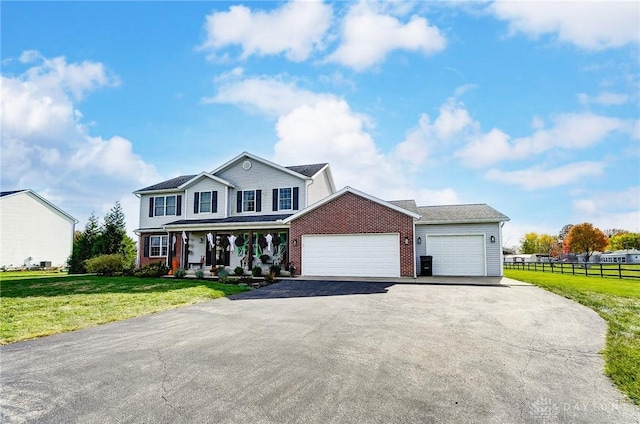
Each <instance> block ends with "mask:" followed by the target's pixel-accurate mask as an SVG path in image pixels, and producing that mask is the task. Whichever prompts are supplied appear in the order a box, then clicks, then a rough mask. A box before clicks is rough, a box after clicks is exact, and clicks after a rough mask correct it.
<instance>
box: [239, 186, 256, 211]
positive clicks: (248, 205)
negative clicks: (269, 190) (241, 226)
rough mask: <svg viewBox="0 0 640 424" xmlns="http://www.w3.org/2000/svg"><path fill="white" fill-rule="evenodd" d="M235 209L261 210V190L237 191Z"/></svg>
mask: <svg viewBox="0 0 640 424" xmlns="http://www.w3.org/2000/svg"><path fill="white" fill-rule="evenodd" d="M236 210H237V212H261V211H262V190H244V191H238V197H237V202H236Z"/></svg>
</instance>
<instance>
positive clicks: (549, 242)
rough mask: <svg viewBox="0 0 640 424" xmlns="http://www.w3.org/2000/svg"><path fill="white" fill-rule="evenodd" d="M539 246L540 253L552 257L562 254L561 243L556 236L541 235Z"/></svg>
mask: <svg viewBox="0 0 640 424" xmlns="http://www.w3.org/2000/svg"><path fill="white" fill-rule="evenodd" d="M538 246H539V247H540V252H539V253H544V254H546V255H549V256H550V257H555V256H558V255H559V254H560V249H561V247H560V243H558V239H557V238H556V237H555V236H552V235H550V234H540V235H539V236H538Z"/></svg>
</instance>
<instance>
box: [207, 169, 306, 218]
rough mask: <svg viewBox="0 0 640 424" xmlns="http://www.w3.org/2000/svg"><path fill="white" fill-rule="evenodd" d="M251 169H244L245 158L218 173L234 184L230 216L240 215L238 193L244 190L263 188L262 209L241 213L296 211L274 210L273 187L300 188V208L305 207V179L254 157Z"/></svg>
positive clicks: (269, 213) (218, 175) (230, 195)
mask: <svg viewBox="0 0 640 424" xmlns="http://www.w3.org/2000/svg"><path fill="white" fill-rule="evenodd" d="M247 160H248V161H250V162H251V168H250V169H244V168H243V167H242V164H243V162H244V159H242V160H239V161H238V162H237V163H236V164H235V165H233V166H231V167H230V168H228V169H225V170H224V171H223V172H219V173H217V174H216V176H217V177H220V178H222V179H223V180H225V181H229V182H230V183H231V184H233V185H234V187H235V188H234V189H232V190H230V193H229V216H234V215H238V213H237V212H236V193H237V192H238V191H244V190H262V211H261V212H259V213H258V212H242V213H240V215H256V214H260V215H273V214H281V213H294V212H296V211H275V212H274V211H273V209H272V202H273V189H274V188H284V187H298V188H299V198H298V201H299V210H300V209H304V207H305V204H306V194H305V192H306V184H305V180H303V179H301V178H298V177H296V176H294V175H291V174H289V173H287V172H285V171H281V170H279V169H276V168H273V167H271V166H268V165H265V164H263V163H261V162H258V161H256V160H253V159H247Z"/></svg>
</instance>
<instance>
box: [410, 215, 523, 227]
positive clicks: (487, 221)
mask: <svg viewBox="0 0 640 424" xmlns="http://www.w3.org/2000/svg"><path fill="white" fill-rule="evenodd" d="M507 221H511V219H510V218H509V217H504V218H482V219H451V220H447V219H437V220H425V221H421V220H418V221H416V225H420V224H429V225H438V224H482V223H485V224H490V223H494V222H495V223H499V222H507Z"/></svg>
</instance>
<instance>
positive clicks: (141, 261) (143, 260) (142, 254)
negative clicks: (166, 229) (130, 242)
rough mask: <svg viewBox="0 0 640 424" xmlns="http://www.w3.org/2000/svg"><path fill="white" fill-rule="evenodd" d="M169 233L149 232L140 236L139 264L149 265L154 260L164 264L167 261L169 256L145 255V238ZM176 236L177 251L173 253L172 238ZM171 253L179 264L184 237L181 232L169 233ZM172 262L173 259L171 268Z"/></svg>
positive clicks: (141, 265)
mask: <svg viewBox="0 0 640 424" xmlns="http://www.w3.org/2000/svg"><path fill="white" fill-rule="evenodd" d="M166 235H167V233H147V234H142V235H141V236H140V237H139V246H140V247H139V249H138V264H139V266H140V267H143V266H145V265H149V264H150V263H152V262H162V263H164V264H166V263H167V257H166V256H161V257H153V258H151V257H148V256H145V249H144V245H145V238H146V237H149V236H166ZM174 235H175V236H176V245H175V252H174V253H173V254H172V252H171V240H172V238H173V236H174ZM168 247H169V254H170V255H171V256H172V258H171V259H175V260H177V261H178V264H180V258H181V255H182V237H181V234H180V233H170V235H169V246H168ZM171 266H172V264H171V261H170V263H169V267H170V268H171ZM178 266H179V265H178Z"/></svg>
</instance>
